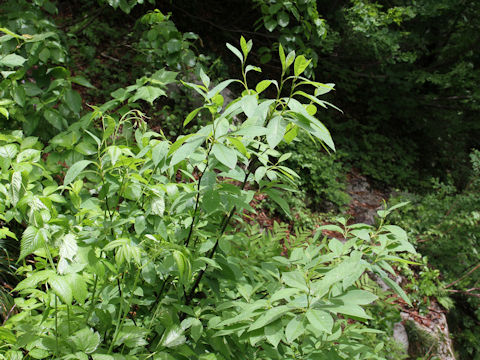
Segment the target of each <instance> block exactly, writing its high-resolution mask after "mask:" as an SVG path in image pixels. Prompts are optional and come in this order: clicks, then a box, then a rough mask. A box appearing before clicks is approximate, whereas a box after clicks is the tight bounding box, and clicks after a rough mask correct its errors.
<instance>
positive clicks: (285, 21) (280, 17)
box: [277, 11, 290, 27]
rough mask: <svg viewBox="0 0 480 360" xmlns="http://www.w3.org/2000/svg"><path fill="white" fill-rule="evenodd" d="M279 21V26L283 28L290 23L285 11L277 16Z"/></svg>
mask: <svg viewBox="0 0 480 360" xmlns="http://www.w3.org/2000/svg"><path fill="white" fill-rule="evenodd" d="M277 21H278V25H280V26H281V27H286V26H288V24H289V23H290V17H289V16H288V14H287V13H286V12H285V11H280V12H279V13H278V14H277Z"/></svg>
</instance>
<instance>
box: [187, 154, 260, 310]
mask: <svg viewBox="0 0 480 360" xmlns="http://www.w3.org/2000/svg"><path fill="white" fill-rule="evenodd" d="M256 162H257V158H254V159H252V161H251V162H250V164H249V166H248V170H247V172H246V173H245V178H244V180H243V183H242V190H244V189H245V186H246V185H247V181H248V177H249V176H250V174H251V173H252V171H253V169H254V168H255V165H256ZM235 210H236V206H234V207H233V208H232V210H230V212H229V214H228V216H227V217H226V218H225V220H224V221H223V222H222V223H221V230H220V233H219V235H218V237H217V241H216V242H215V245H214V246H213V248H212V251H211V252H210V254H209V255H208V257H209V258H210V259H212V258H213V256H214V255H215V252H216V251H217V248H218V244H219V241H220V239H221V238H222V236H223V234H224V233H225V231H226V230H227V227H228V224H229V223H230V220H232V217H233V214H234V213H235ZM207 268H208V264H206V265H205V268H204V269H202V270H201V271H200V272H199V273H198V276H197V278H196V279H195V282H194V283H193V286H192V288H191V289H190V291H189V293H188V295H187V296H186V297H185V305H189V304H190V302H191V301H192V299H193V296H194V295H195V291H196V290H197V288H198V285H200V281H201V280H202V278H203V274H205V271H206V270H207ZM182 316H184V315H183V314H182Z"/></svg>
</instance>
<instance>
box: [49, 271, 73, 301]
mask: <svg viewBox="0 0 480 360" xmlns="http://www.w3.org/2000/svg"><path fill="white" fill-rule="evenodd" d="M48 283H49V284H50V286H51V287H52V290H53V292H54V293H55V294H56V295H57V296H58V297H59V298H60V300H62V302H63V303H64V304H67V305H70V304H71V303H72V300H73V294H72V288H71V287H70V284H69V282H68V279H67V278H66V277H65V276H62V275H55V276H52V277H50V278H49V279H48Z"/></svg>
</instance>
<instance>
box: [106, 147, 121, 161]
mask: <svg viewBox="0 0 480 360" xmlns="http://www.w3.org/2000/svg"><path fill="white" fill-rule="evenodd" d="M107 153H108V155H109V156H110V161H111V162H112V165H115V164H116V163H117V161H118V159H119V158H120V156H121V155H122V150H121V149H120V148H119V147H118V146H115V145H111V146H109V147H108V148H107Z"/></svg>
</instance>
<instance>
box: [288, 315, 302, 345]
mask: <svg viewBox="0 0 480 360" xmlns="http://www.w3.org/2000/svg"><path fill="white" fill-rule="evenodd" d="M304 332H305V326H304V324H303V315H297V316H295V317H294V318H293V319H292V320H290V322H289V323H288V324H287V327H286V328H285V338H286V340H287V342H289V343H292V342H293V341H295V340H296V339H297V338H298V337H299V336H301V335H302V334H303V333H304Z"/></svg>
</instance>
